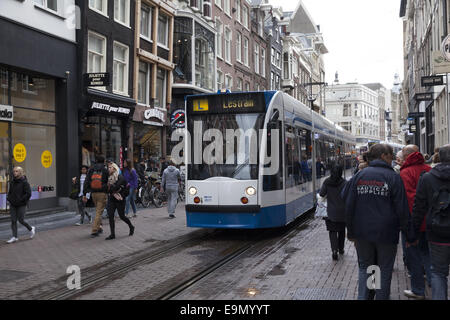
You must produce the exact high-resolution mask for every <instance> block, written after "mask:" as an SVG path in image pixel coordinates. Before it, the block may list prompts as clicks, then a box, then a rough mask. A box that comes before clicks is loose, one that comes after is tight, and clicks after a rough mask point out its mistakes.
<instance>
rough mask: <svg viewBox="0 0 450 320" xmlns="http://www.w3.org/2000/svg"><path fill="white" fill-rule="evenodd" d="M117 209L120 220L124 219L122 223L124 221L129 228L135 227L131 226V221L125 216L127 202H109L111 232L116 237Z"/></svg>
mask: <svg viewBox="0 0 450 320" xmlns="http://www.w3.org/2000/svg"><path fill="white" fill-rule="evenodd" d="M116 209H117V213H118V214H119V217H120V219H122V221H124V222H125V223H126V224H127V225H128V227H130V229H131V227H132V226H133V225H132V224H131V221H130V219H128V218H127V217H126V216H125V201H113V200H109V201H108V209H107V210H108V218H109V228H110V230H111V235H113V236H115V235H116V228H115V226H116V224H115V221H114V218H115V217H114V213H115V212H116Z"/></svg>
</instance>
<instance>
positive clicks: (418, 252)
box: [400, 145, 431, 300]
mask: <svg viewBox="0 0 450 320" xmlns="http://www.w3.org/2000/svg"><path fill="white" fill-rule="evenodd" d="M418 150H419V147H418V146H416V145H408V146H406V147H404V148H403V150H402V153H403V155H404V158H405V162H404V163H403V165H402V167H401V169H400V177H401V178H402V181H403V185H404V186H405V191H406V197H407V198H408V208H409V213H410V214H411V213H412V209H413V205H414V198H415V197H416V188H417V184H418V182H419V179H420V177H421V175H422V174H424V173H426V172H428V171H430V170H431V167H430V166H429V165H427V164H425V159H424V156H423V155H422V154H421V153H420V152H418ZM418 240H419V243H418V245H417V246H412V247H407V246H406V239H405V236H404V235H403V234H402V245H403V250H405V249H406V250H405V251H406V262H407V268H408V271H409V272H410V274H411V290H404V291H403V293H404V294H405V296H407V297H409V298H413V299H419V300H423V299H425V280H424V277H423V270H425V274H426V276H427V282H428V283H429V284H430V283H431V270H430V252H429V250H428V241H427V239H426V234H425V219H424V220H423V222H422V226H421V228H420V233H419V234H418Z"/></svg>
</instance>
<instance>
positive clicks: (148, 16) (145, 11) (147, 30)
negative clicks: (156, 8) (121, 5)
mask: <svg viewBox="0 0 450 320" xmlns="http://www.w3.org/2000/svg"><path fill="white" fill-rule="evenodd" d="M152 17H153V9H152V8H151V7H149V6H146V5H142V7H141V36H143V37H144V38H147V39H149V40H151V38H152V21H153V18H152Z"/></svg>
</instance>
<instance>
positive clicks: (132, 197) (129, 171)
mask: <svg viewBox="0 0 450 320" xmlns="http://www.w3.org/2000/svg"><path fill="white" fill-rule="evenodd" d="M123 177H124V178H125V180H126V181H127V183H128V185H129V187H130V194H129V195H128V197H127V199H126V204H125V215H126V216H128V211H129V210H130V204H131V208H132V209H133V217H136V211H137V209H136V191H137V188H138V181H139V179H138V175H137V173H136V170H134V168H133V162H132V161H130V160H125V161H124V163H123Z"/></svg>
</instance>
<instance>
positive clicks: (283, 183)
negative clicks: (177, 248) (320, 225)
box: [185, 91, 356, 229]
mask: <svg viewBox="0 0 450 320" xmlns="http://www.w3.org/2000/svg"><path fill="white" fill-rule="evenodd" d="M186 123H187V130H188V132H189V134H188V135H187V136H188V138H187V139H186V146H185V150H186V152H185V163H187V164H188V165H187V175H186V215H187V225H188V226H189V227H203V228H236V229H256V228H274V227H281V226H284V225H287V224H289V223H290V222H291V221H293V220H294V219H296V218H297V217H298V216H300V215H302V214H304V213H305V212H307V211H308V210H310V209H312V208H313V207H314V202H315V200H314V199H315V197H314V195H315V192H313V190H316V191H317V189H318V188H320V186H321V184H322V182H323V180H324V179H325V177H327V176H328V175H329V168H330V165H331V163H332V162H334V161H338V162H340V163H341V164H342V165H345V167H346V169H349V170H348V171H347V172H350V171H351V164H352V159H351V157H352V156H353V155H354V154H355V153H356V152H355V138H354V137H353V136H352V135H351V134H349V133H348V132H347V131H345V130H343V129H342V128H340V127H338V126H337V125H335V124H334V123H333V122H331V121H329V120H327V119H326V118H324V117H322V116H321V115H319V114H317V113H316V112H312V111H311V110H310V109H309V108H308V107H306V106H305V105H304V104H302V103H301V102H299V101H298V100H295V99H294V98H292V97H291V96H289V95H287V94H285V93H283V92H277V91H266V92H243V93H223V94H222V93H218V94H209V95H208V94H205V95H194V96H188V97H187V98H186ZM252 132H253V134H252ZM254 132H258V134H254ZM230 138H231V139H230ZM221 139H224V140H226V141H220V140H221ZM199 141H200V143H199ZM235 142H236V144H235ZM255 143H256V144H255ZM235 147H236V148H235ZM278 147H279V148H278ZM232 151H237V152H234V153H233V152H232ZM202 158H203V159H202ZM277 163H278V165H276V164H277Z"/></svg>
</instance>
